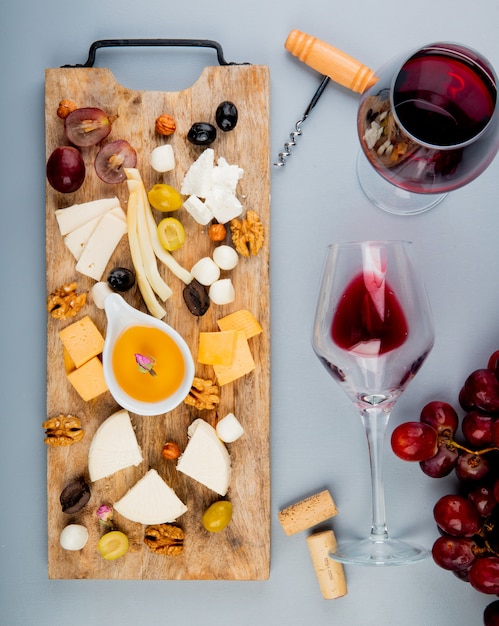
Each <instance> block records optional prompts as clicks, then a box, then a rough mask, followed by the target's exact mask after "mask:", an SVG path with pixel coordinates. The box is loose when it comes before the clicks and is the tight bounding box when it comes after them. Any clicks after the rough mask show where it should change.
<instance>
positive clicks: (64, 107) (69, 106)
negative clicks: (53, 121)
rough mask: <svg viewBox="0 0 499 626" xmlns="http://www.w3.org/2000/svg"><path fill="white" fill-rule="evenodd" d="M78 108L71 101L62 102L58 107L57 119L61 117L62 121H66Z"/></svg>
mask: <svg viewBox="0 0 499 626" xmlns="http://www.w3.org/2000/svg"><path fill="white" fill-rule="evenodd" d="M77 108H78V107H77V106H76V104H75V103H74V102H72V101H71V100H61V101H60V102H59V106H58V107H57V117H60V118H61V120H65V119H66V118H67V116H68V115H69V114H70V113H71V112H72V111H74V110H75V109H77Z"/></svg>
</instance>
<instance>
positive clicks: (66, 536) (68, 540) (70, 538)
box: [59, 524, 88, 550]
mask: <svg viewBox="0 0 499 626" xmlns="http://www.w3.org/2000/svg"><path fill="white" fill-rule="evenodd" d="M87 541H88V530H87V529H86V528H85V526H81V525H80V524H69V526H66V527H65V528H64V529H63V531H62V532H61V535H60V537H59V542H60V544H61V547H62V548H64V550H81V549H82V548H84V547H85V545H86V543H87Z"/></svg>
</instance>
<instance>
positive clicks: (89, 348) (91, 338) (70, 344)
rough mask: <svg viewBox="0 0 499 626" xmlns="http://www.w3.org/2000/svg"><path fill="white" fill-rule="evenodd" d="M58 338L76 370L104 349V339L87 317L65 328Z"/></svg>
mask: <svg viewBox="0 0 499 626" xmlns="http://www.w3.org/2000/svg"><path fill="white" fill-rule="evenodd" d="M59 337H60V338H61V341H62V343H63V345H64V348H65V349H66V351H67V353H68V355H69V357H70V358H71V360H72V361H73V363H74V364H75V367H76V368H78V367H81V366H82V365H83V364H84V363H86V362H87V361H90V359H91V358H93V357H94V356H97V355H98V354H100V353H101V352H102V349H103V347H104V337H103V336H102V335H101V333H100V332H99V329H98V328H97V326H96V325H95V324H94V323H93V321H92V320H91V319H90V317H89V316H88V315H86V316H85V317H82V318H81V319H80V320H78V321H77V322H74V323H73V324H70V325H69V326H66V328H64V329H63V330H61V331H60V332H59Z"/></svg>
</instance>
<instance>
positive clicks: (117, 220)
mask: <svg viewBox="0 0 499 626" xmlns="http://www.w3.org/2000/svg"><path fill="white" fill-rule="evenodd" d="M126 231H127V225H126V221H124V220H123V219H121V217H117V216H116V215H115V214H113V213H112V212H110V211H108V212H107V213H106V214H105V215H104V216H103V217H102V219H101V221H100V222H99V223H98V225H97V227H96V229H95V230H94V232H93V233H92V234H91V235H90V238H89V240H88V241H87V243H86V245H85V247H84V248H83V250H82V253H81V255H80V258H79V259H78V263H77V264H76V271H77V272H80V274H85V276H90V278H93V279H94V280H97V281H99V280H100V279H101V278H102V274H103V273H104V270H105V269H106V265H107V264H108V262H109V259H110V258H111V255H112V254H113V252H114V250H115V249H116V246H117V245H118V243H119V242H120V239H121V238H122V237H123V235H124V234H125V233H126Z"/></svg>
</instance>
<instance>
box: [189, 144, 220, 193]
mask: <svg viewBox="0 0 499 626" xmlns="http://www.w3.org/2000/svg"><path fill="white" fill-rule="evenodd" d="M214 161H215V151H214V150H213V148H206V150H204V152H201V154H200V155H199V156H198V158H197V159H196V160H195V161H194V163H193V164H192V165H191V166H190V168H189V169H188V170H187V172H186V174H185V176H184V180H183V181H182V185H181V187H180V193H181V194H182V195H183V196H199V197H200V198H206V194H207V193H208V192H209V191H210V190H211V188H212V186H213V164H214Z"/></svg>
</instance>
